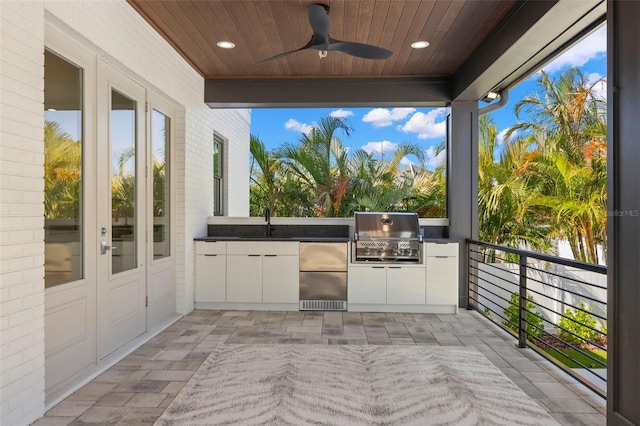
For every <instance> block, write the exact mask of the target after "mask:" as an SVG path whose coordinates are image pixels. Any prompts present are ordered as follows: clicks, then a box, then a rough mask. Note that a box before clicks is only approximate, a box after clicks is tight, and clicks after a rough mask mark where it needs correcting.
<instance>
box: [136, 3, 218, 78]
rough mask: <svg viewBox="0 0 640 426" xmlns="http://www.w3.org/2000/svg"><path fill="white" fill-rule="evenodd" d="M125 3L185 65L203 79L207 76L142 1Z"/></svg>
mask: <svg viewBox="0 0 640 426" xmlns="http://www.w3.org/2000/svg"><path fill="white" fill-rule="evenodd" d="M127 3H129V5H130V6H131V7H132V8H133V9H134V10H135V11H136V12H138V14H140V16H142V18H143V19H144V20H145V21H146V22H147V23H148V24H149V25H151V27H152V28H153V29H155V30H156V31H157V32H158V34H160V36H162V38H163V39H165V41H166V42H167V43H169V44H170V45H171V47H173V48H174V49H175V50H176V52H178V54H179V55H180V56H182V58H183V59H184V60H185V61H187V63H189V65H191V66H192V67H193V69H195V70H196V71H197V72H198V73H199V74H200V75H202V76H203V77H206V76H207V74H206V73H205V72H204V70H203V69H202V68H200V66H199V65H198V64H196V63H195V62H194V61H193V59H192V58H191V55H189V54H188V53H187V52H185V48H184V46H182V44H181V43H180V42H179V40H178V39H177V38H176V37H172V36H171V34H170V33H169V31H167V29H166V28H165V27H166V25H165V24H164V22H162V20H157V21H156V20H155V19H153V18H152V15H153V16H155V14H154V13H153V12H152V10H151V8H150V7H148V6H146V5H145V2H144V1H143V0H127Z"/></svg>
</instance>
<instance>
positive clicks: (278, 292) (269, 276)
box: [262, 254, 300, 303]
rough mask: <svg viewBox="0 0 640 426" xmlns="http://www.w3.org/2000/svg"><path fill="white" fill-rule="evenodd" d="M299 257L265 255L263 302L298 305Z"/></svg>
mask: <svg viewBox="0 0 640 426" xmlns="http://www.w3.org/2000/svg"><path fill="white" fill-rule="evenodd" d="M298 264H299V257H298V256H282V255H268V254H267V255H264V256H263V257H262V302H263V303H298V301H299V296H298V293H299V284H300V281H299V278H298V277H299V271H298V269H299V266H298Z"/></svg>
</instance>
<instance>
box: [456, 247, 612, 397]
mask: <svg viewBox="0 0 640 426" xmlns="http://www.w3.org/2000/svg"><path fill="white" fill-rule="evenodd" d="M467 256H468V265H469V270H468V282H469V293H468V305H469V308H470V309H476V310H478V311H479V312H480V313H482V314H484V315H485V316H486V317H488V318H489V319H491V320H492V321H494V322H495V323H496V324H498V325H499V326H501V327H502V328H504V329H505V330H507V331H509V332H510V333H512V334H513V335H514V337H515V338H517V341H518V343H517V344H518V346H519V347H521V348H526V347H531V348H533V349H535V350H536V351H537V352H539V353H540V354H542V355H543V356H545V357H546V358H548V359H550V360H551V361H553V362H554V363H556V364H557V365H558V366H559V367H560V368H562V369H563V370H565V371H566V372H567V373H569V374H570V375H571V376H573V377H575V378H576V379H577V380H579V381H580V382H582V383H584V384H585V385H586V386H588V387H589V388H590V389H592V390H593V391H594V392H596V393H597V394H599V395H601V396H602V397H604V398H606V380H607V378H606V376H607V375H606V367H607V362H606V359H607V332H606V330H607V284H606V283H607V280H606V275H607V268H606V267H605V266H601V265H594V264H590V263H584V262H577V261H573V260H569V259H563V258H559V257H554V256H549V255H544V254H539V253H534V252H531V251H526V250H518V249H513V248H509V247H504V246H499V245H495V244H489V243H484V242H481V241H475V240H467Z"/></svg>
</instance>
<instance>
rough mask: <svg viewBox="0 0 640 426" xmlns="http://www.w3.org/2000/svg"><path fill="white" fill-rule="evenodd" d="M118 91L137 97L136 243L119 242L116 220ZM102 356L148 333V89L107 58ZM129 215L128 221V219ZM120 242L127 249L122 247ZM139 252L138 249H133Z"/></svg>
mask: <svg viewBox="0 0 640 426" xmlns="http://www.w3.org/2000/svg"><path fill="white" fill-rule="evenodd" d="M114 91H117V92H119V93H121V94H122V95H124V96H126V97H127V98H131V99H132V100H134V101H135V188H136V190H135V208H134V212H135V213H134V217H133V218H131V219H132V220H133V221H134V225H135V227H134V235H132V238H133V241H131V242H130V241H121V242H116V241H113V240H114V234H113V224H112V220H113V219H112V206H111V199H112V185H111V182H112V180H111V177H112V170H113V167H114V164H113V159H112V158H111V154H112V152H111V146H112V140H113V138H115V137H116V135H115V134H112V129H113V128H112V124H113V123H112V113H111V101H112V95H113V92H114ZM97 100H98V102H97V104H98V107H97V109H98V120H97V128H98V155H97V157H98V167H97V169H96V172H97V176H98V190H97V198H98V202H97V217H98V223H97V225H98V228H99V229H97V230H96V231H97V232H98V236H99V237H98V238H99V245H105V246H106V248H107V249H106V250H104V252H103V249H102V248H101V247H96V249H97V250H98V251H99V252H100V253H101V254H100V255H99V256H98V262H97V271H98V279H97V284H98V292H97V294H98V298H97V302H98V305H97V311H98V348H99V349H98V354H99V358H100V359H102V358H104V357H106V356H108V355H109V354H111V353H112V352H114V351H116V350H117V349H119V348H120V347H122V346H124V345H125V344H126V343H128V342H130V341H131V340H133V339H135V338H136V337H138V336H140V335H142V334H144V333H145V332H146V331H147V321H146V317H147V313H146V292H147V291H146V280H147V276H146V264H147V257H146V256H147V255H146V252H147V243H146V242H145V239H146V238H145V232H146V210H147V209H146V195H145V194H146V192H147V191H146V179H145V168H146V164H147V163H146V157H147V156H146V144H147V142H146V121H147V119H146V113H145V106H146V89H145V87H144V86H141V85H140V84H138V83H137V82H136V81H134V80H132V79H131V78H129V77H128V76H126V75H125V74H123V73H121V72H120V71H118V70H117V69H115V68H113V67H112V66H111V65H109V64H108V63H106V62H105V61H103V60H98V90H97ZM128 219H129V218H127V219H125V220H128ZM116 244H120V245H121V247H118V246H116ZM132 250H133V251H132ZM129 253H131V254H132V255H133V257H134V259H133V260H134V264H132V265H130V268H126V269H125V270H124V271H122V272H117V271H115V272H117V273H114V270H113V262H114V261H115V260H118V259H127V255H128V254H129Z"/></svg>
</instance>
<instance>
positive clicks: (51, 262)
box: [44, 50, 84, 288]
mask: <svg viewBox="0 0 640 426" xmlns="http://www.w3.org/2000/svg"><path fill="white" fill-rule="evenodd" d="M82 97H83V76H82V69H81V68H79V67H77V66H76V65H74V64H72V63H70V62H68V61H66V60H65V59H63V58H61V57H60V56H58V55H56V54H55V53H53V52H51V51H49V50H45V54H44V119H45V122H44V216H45V229H44V231H45V237H44V243H45V256H44V263H45V265H44V281H45V288H47V287H52V286H55V285H59V284H64V283H68V282H72V281H77V280H79V279H82V278H83V277H84V273H83V247H82V240H83V238H82V233H83V225H84V223H83V222H84V221H83V209H82V197H83V182H82V156H83V127H82V122H83V105H82Z"/></svg>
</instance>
